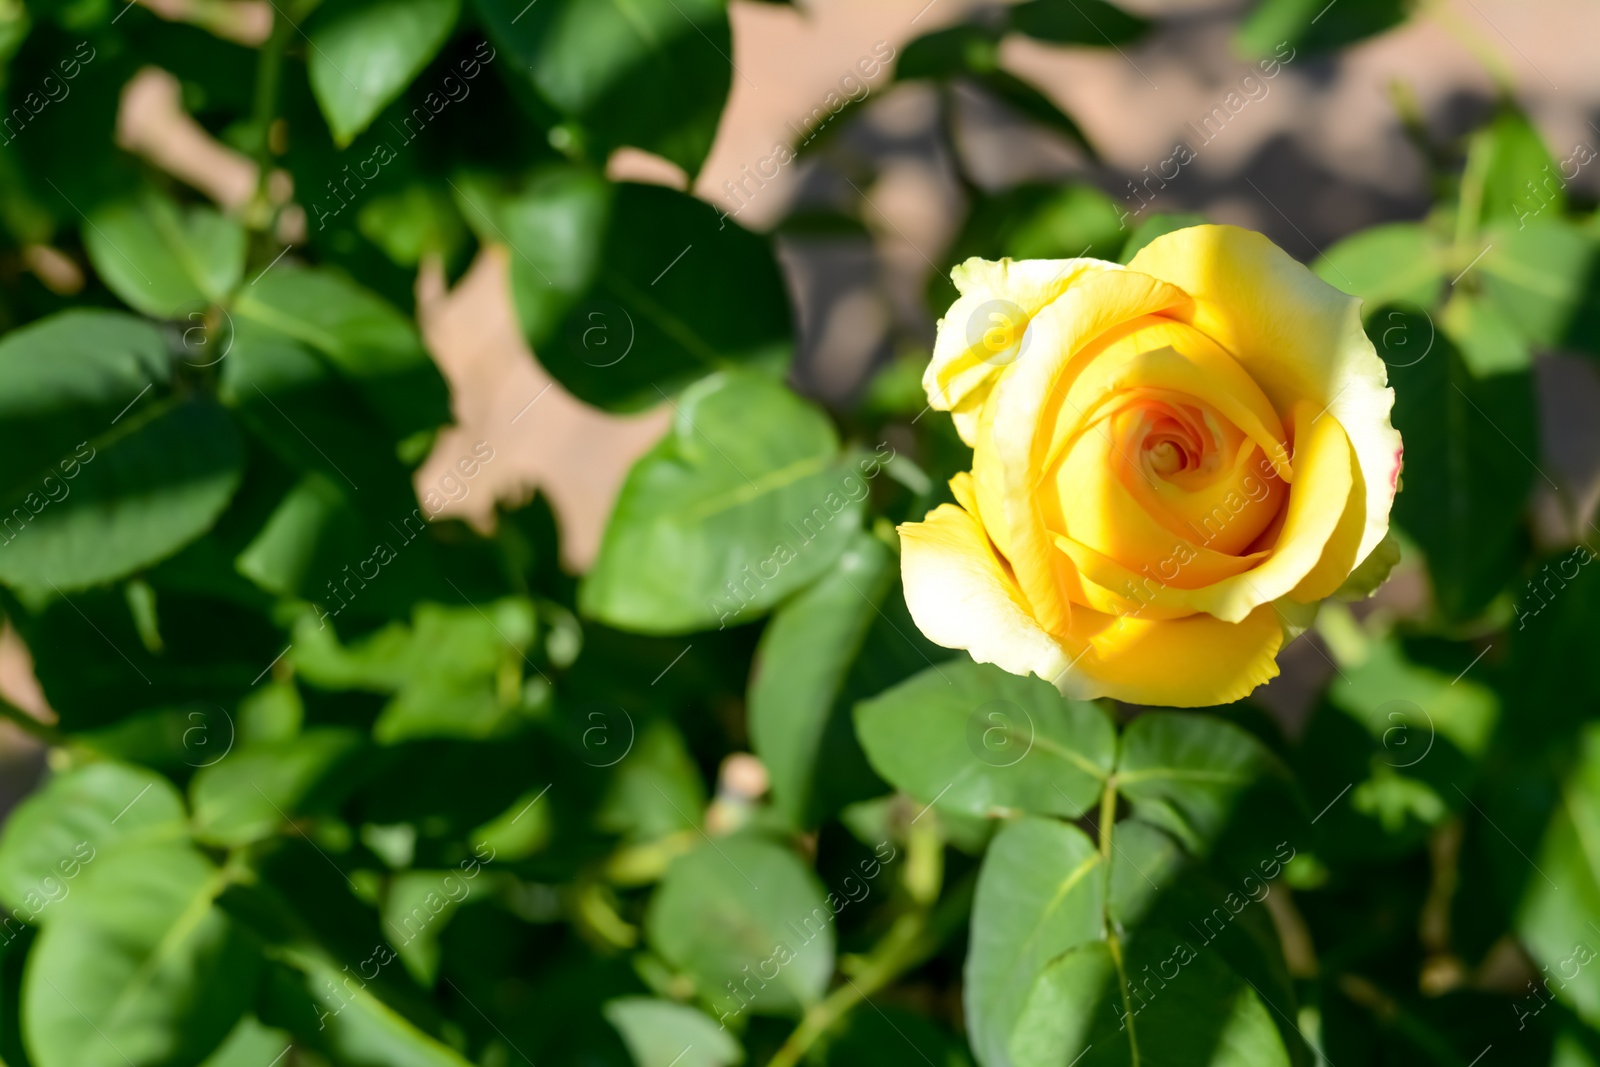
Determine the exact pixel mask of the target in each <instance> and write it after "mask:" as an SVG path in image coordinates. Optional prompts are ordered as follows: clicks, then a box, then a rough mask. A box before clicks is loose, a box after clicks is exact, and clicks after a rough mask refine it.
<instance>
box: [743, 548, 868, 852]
mask: <svg viewBox="0 0 1600 1067" xmlns="http://www.w3.org/2000/svg"><path fill="white" fill-rule="evenodd" d="M895 569H896V560H895V557H894V553H893V552H892V551H890V549H889V547H888V546H887V545H885V544H884V543H883V542H882V541H880V540H878V539H877V538H876V537H873V536H872V535H870V534H866V533H861V534H858V535H857V536H856V537H855V539H854V540H853V541H852V542H851V544H850V547H849V548H847V549H845V551H844V554H843V555H841V556H840V557H839V559H838V562H837V563H836V564H835V566H834V568H833V569H832V570H831V571H830V572H829V573H827V574H825V575H823V576H822V578H821V579H820V580H818V581H817V583H816V584H815V585H813V586H811V587H810V588H809V589H805V590H803V591H801V592H800V593H799V594H798V595H797V596H796V597H795V598H794V599H793V600H791V601H789V602H788V603H787V604H785V605H784V606H783V607H781V608H780V609H779V610H778V612H777V613H776V614H775V615H774V616H773V619H772V622H771V623H769V624H768V626H767V628H766V631H765V632H764V633H763V634H762V635H761V644H760V647H759V648H758V649H757V650H756V660H755V665H754V667H753V668H752V670H751V675H750V693H749V698H748V703H749V716H750V740H751V744H752V746H753V747H754V750H755V753H756V755H758V756H760V757H761V760H762V762H763V763H765V764H766V766H767V772H768V774H770V775H771V776H772V795H773V802H774V804H776V805H777V806H778V807H779V808H780V809H782V810H783V812H784V813H785V814H786V815H787V816H788V817H789V819H790V820H791V821H793V822H794V823H795V824H796V825H797V826H809V825H812V824H814V823H815V822H816V821H817V820H818V819H819V818H821V817H822V816H824V815H826V814H828V813H827V812H825V811H821V810H819V808H820V807H821V806H822V805H821V804H819V801H820V800H821V799H822V796H823V795H824V794H831V793H832V790H830V789H829V788H828V784H829V783H836V782H837V781H838V780H839V778H840V777H841V776H842V775H845V774H847V773H849V771H850V770H851V769H852V768H851V765H852V764H860V763H861V757H860V754H859V751H858V750H856V749H855V742H854V739H853V737H852V736H851V725H850V709H849V707H848V706H842V705H841V702H840V701H839V699H838V698H839V695H840V690H841V688H842V687H843V685H844V683H845V677H846V675H847V674H848V673H849V670H850V665H851V663H852V662H853V661H854V660H855V658H856V656H857V655H858V654H859V653H860V651H861V646H862V643H863V642H864V641H865V640H866V638H867V632H868V630H869V629H871V627H872V625H873V623H874V622H876V621H877V620H878V619H879V618H880V617H881V614H880V608H879V605H880V604H881V603H883V600H884V597H885V595H886V594H887V593H888V591H889V589H890V587H891V585H892V583H893V580H894V572H895ZM841 733H842V734H843V736H840V735H841ZM869 774H870V772H869Z"/></svg>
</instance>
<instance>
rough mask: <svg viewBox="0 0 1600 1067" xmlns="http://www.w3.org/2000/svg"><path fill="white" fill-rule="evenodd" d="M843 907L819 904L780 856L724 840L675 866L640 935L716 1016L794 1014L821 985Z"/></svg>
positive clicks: (744, 840)
mask: <svg viewBox="0 0 1600 1067" xmlns="http://www.w3.org/2000/svg"><path fill="white" fill-rule="evenodd" d="M849 903H850V902H849V900H848V899H846V898H842V897H835V896H834V895H833V894H828V895H827V896H826V897H825V896H824V894H823V889H822V886H821V884H820V883H818V881H817V877H816V875H814V874H813V873H812V872H811V871H810V870H809V869H808V868H807V867H806V865H805V864H803V863H801V862H800V860H799V858H798V857H796V856H795V855H794V853H792V852H790V851H789V850H788V849H785V848H782V847H780V846H778V845H775V844H772V843H771V842H769V841H765V840H763V839H761V838H758V837H754V836H749V835H740V836H735V837H724V838H720V839H712V840H708V841H705V842H704V843H703V844H702V845H700V846H699V847H697V848H696V849H695V850H694V851H693V852H690V853H687V854H686V855H683V856H680V857H679V858H678V859H676V860H674V861H673V863H672V866H671V867H669V868H668V869H667V876H666V879H665V880H664V881H663V882H662V883H661V886H660V888H659V889H657V890H656V892H655V895H654V896H652V897H651V898H650V907H649V910H648V911H647V912H646V913H645V930H646V932H647V934H648V935H649V938H650V945H651V947H652V948H654V949H655V951H656V952H657V953H658V954H659V955H660V956H661V958H662V959H664V960H666V961H667V962H668V963H669V964H671V965H672V966H674V967H676V968H678V969H679V970H681V971H683V972H685V973H686V974H687V975H688V976H689V977H690V978H691V979H693V980H694V983H695V987H696V990H697V992H698V995H699V996H700V998H701V999H702V1000H703V1001H705V1002H706V1003H707V1005H708V1006H710V1007H711V1008H712V1010H713V1011H714V1012H716V1013H717V1014H718V1016H719V1018H720V1017H721V1016H722V1015H728V1014H731V1015H738V1014H739V1013H740V1012H741V1011H744V1010H748V1011H751V1012H754V1013H756V1014H761V1015H798V1014H800V1012H801V1011H802V1010H803V1009H805V1008H807V1007H809V1006H810V1005H812V1004H815V1003H816V1002H817V1000H818V999H819V998H820V997H821V996H822V993H823V991H824V990H825V989H826V988H827V985H828V978H829V976H830V975H831V974H832V973H833V946H834V936H835V935H834V915H835V913H836V911H837V910H838V909H840V908H841V907H844V906H847V905H848V904H849ZM735 991H737V992H735Z"/></svg>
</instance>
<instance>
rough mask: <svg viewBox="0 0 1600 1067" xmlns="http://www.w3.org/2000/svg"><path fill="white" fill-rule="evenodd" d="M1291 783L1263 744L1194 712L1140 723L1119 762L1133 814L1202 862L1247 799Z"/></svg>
mask: <svg viewBox="0 0 1600 1067" xmlns="http://www.w3.org/2000/svg"><path fill="white" fill-rule="evenodd" d="M1286 779H1287V773H1286V770H1285V768H1284V767H1283V765H1282V764H1281V763H1279V761H1278V759H1277V757H1276V756H1274V755H1273V754H1272V753H1271V752H1269V751H1268V750H1267V749H1266V747H1265V746H1263V745H1262V744H1261V742H1260V741H1257V740H1256V739H1255V738H1254V737H1252V736H1251V735H1250V734H1248V733H1246V732H1245V731H1244V730H1242V729H1240V728H1239V727H1237V726H1234V725H1233V724H1232V723H1228V722H1224V721H1222V720H1221V719H1214V718H1211V717H1210V716H1207V715H1197V714H1194V713H1192V712H1177V713H1173V712H1156V713H1152V714H1148V715H1141V716H1139V718H1137V719H1135V720H1134V721H1133V722H1132V723H1131V724H1130V725H1129V726H1128V729H1127V730H1126V731H1125V732H1124V733H1123V735H1122V751H1121V755H1120V756H1119V758H1118V760H1117V789H1118V791H1119V792H1120V793H1121V794H1122V795H1123V796H1125V797H1126V798H1127V800H1128V804H1129V806H1130V807H1131V808H1132V809H1133V811H1134V814H1136V815H1138V816H1139V817H1140V818H1141V819H1144V820H1145V821H1146V822H1149V823H1151V824H1153V825H1155V826H1159V827H1161V829H1163V830H1165V831H1167V832H1168V833H1170V834H1171V835H1172V836H1173V837H1175V838H1177V839H1178V841H1179V842H1180V843H1181V844H1182V845H1183V846H1184V848H1186V849H1187V850H1188V851H1189V852H1191V853H1193V854H1194V855H1197V856H1201V857H1204V856H1209V855H1210V854H1211V853H1212V852H1213V850H1214V849H1215V847H1216V845H1217V843H1218V842H1219V841H1220V840H1221V839H1222V838H1223V836H1224V834H1225V833H1226V832H1227V831H1228V830H1229V828H1230V824H1231V823H1232V822H1233V821H1234V820H1235V819H1236V818H1239V817H1241V816H1242V815H1243V814H1244V813H1245V811H1246V808H1245V807H1244V805H1243V802H1244V800H1245V798H1246V797H1247V796H1250V795H1251V794H1252V793H1253V792H1254V791H1255V790H1257V789H1258V788H1260V787H1262V786H1264V785H1268V784H1271V783H1272V782H1273V781H1274V780H1276V781H1283V780H1286ZM1251 810H1252V812H1253V810H1254V809H1253V807H1252V809H1251ZM1256 818H1259V816H1256ZM1252 821H1254V820H1252Z"/></svg>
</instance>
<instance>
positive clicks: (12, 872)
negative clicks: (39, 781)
mask: <svg viewBox="0 0 1600 1067" xmlns="http://www.w3.org/2000/svg"><path fill="white" fill-rule="evenodd" d="M187 836H188V826H187V824H186V820H185V816H184V811H183V799H182V798H181V797H179V795H178V791H177V790H176V789H174V788H173V787H172V783H170V782H168V781H167V780H166V779H165V778H163V777H162V776H161V775H159V774H153V773H151V772H150V771H147V770H145V769H144V768H142V767H134V766H130V765H128V764H125V763H90V764H88V765H86V766H83V767H79V768H76V769H74V770H70V771H67V772H66V773H64V774H61V775H58V776H56V777H53V778H51V779H50V780H49V781H47V782H46V783H45V785H44V787H43V788H42V789H40V790H39V791H38V792H36V793H33V794H32V795H31V796H29V797H28V798H27V799H25V800H24V801H22V803H21V804H18V805H17V808H16V810H15V811H13V812H12V813H11V815H10V817H9V818H7V820H6V823H5V833H4V836H0V901H4V902H5V904H6V905H7V906H8V907H10V908H11V909H12V911H13V913H14V914H15V915H16V916H17V918H19V919H22V920H23V921H24V922H29V923H42V922H44V921H45V920H48V919H50V918H53V917H54V916H55V915H57V914H59V913H60V908H59V907H58V906H57V905H58V904H59V902H60V901H61V900H63V899H65V897H66V896H67V895H68V894H70V893H71V892H72V890H73V887H74V883H75V882H76V881H77V878H78V876H79V875H80V874H81V873H82V872H83V869H84V868H85V867H86V866H88V865H89V864H92V863H93V862H94V861H95V859H97V858H98V857H100V856H101V855H103V854H104V853H105V852H107V851H108V850H110V849H113V848H115V847H117V846H119V845H122V844H126V843H130V842H134V843H137V842H163V841H179V840H182V839H183V838H185V837H187Z"/></svg>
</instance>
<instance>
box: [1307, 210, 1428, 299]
mask: <svg viewBox="0 0 1600 1067" xmlns="http://www.w3.org/2000/svg"><path fill="white" fill-rule="evenodd" d="M1312 269H1313V270H1315V271H1316V273H1317V277H1319V278H1321V279H1322V280H1323V281H1325V282H1327V283H1328V284H1329V285H1331V286H1333V287H1334V288H1336V289H1340V290H1342V291H1344V292H1346V293H1349V294H1350V295H1351V296H1359V297H1360V298H1361V301H1362V307H1361V311H1362V314H1363V316H1370V315H1371V314H1372V313H1373V312H1375V311H1377V310H1378V309H1379V308H1380V307H1382V306H1383V305H1385V304H1390V303H1396V302H1399V303H1404V304H1409V305H1412V306H1413V307H1414V308H1416V309H1418V310H1422V311H1427V310H1429V309H1431V308H1432V307H1433V305H1434V302H1435V301H1436V300H1437V299H1438V297H1439V287H1440V286H1441V285H1443V284H1444V280H1445V274H1444V265H1443V260H1442V256H1441V253H1440V249H1439V242H1438V239H1437V238H1436V237H1435V236H1434V234H1433V232H1432V231H1431V230H1429V229H1428V228H1427V227H1426V226H1423V225H1420V224H1418V223H1415V222H1394V223H1389V224H1388V225H1385V226H1374V227H1372V228H1371V229H1370V230H1362V231H1360V232H1359V233H1356V234H1352V235H1351V236H1349V237H1346V238H1345V239H1344V240H1342V241H1340V242H1339V243H1338V244H1336V245H1334V246H1333V247H1332V248H1329V249H1328V250H1327V251H1326V252H1324V253H1323V255H1322V258H1320V259H1318V260H1317V262H1316V263H1315V264H1313V265H1312Z"/></svg>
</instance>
